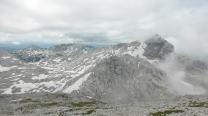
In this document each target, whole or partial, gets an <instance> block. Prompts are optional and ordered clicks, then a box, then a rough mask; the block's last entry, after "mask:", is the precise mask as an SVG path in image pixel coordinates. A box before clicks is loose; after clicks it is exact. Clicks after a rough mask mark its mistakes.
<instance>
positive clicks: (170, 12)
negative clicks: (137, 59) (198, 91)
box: [0, 0, 208, 55]
mask: <svg viewBox="0 0 208 116" xmlns="http://www.w3.org/2000/svg"><path fill="white" fill-rule="evenodd" d="M0 14H1V15H0V42H5V41H43V40H44V41H45V42H76V41H82V42H94V41H95V42H96V43H99V42H102V43H108V44H109V43H115V42H129V41H132V40H143V39H144V38H146V37H148V36H150V35H152V34H155V33H159V34H161V35H162V36H163V37H165V38H172V39H171V41H174V44H176V46H177V48H178V49H177V51H178V52H181V53H187V54H192V55H197V54H199V53H200V54H208V51H207V50H206V49H205V48H207V47H208V40H207V37H208V34H207V32H206V31H207V30H208V24H207V20H208V2H207V0H183V1H182V0H157V1H156V0H85V1H83V0H1V1H0ZM173 38H174V39H175V40H173ZM196 43H197V45H196ZM198 51H200V52H198ZM193 52H194V53H193Z"/></svg>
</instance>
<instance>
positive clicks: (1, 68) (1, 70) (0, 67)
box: [0, 65, 17, 72]
mask: <svg viewBox="0 0 208 116" xmlns="http://www.w3.org/2000/svg"><path fill="white" fill-rule="evenodd" d="M15 67H17V66H11V67H4V66H1V65H0V72H5V71H9V70H11V69H13V68H15Z"/></svg>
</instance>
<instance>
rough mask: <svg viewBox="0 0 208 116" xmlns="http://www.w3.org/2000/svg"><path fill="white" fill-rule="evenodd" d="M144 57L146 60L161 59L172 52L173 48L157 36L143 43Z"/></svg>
mask: <svg viewBox="0 0 208 116" xmlns="http://www.w3.org/2000/svg"><path fill="white" fill-rule="evenodd" d="M145 44H146V47H145V52H144V56H146V57H147V58H148V59H163V58H164V57H165V56H167V55H169V54H170V53H172V52H173V51H174V46H173V45H172V44H170V43H169V42H168V41H166V40H165V39H163V38H162V37H161V36H159V35H155V36H153V37H152V38H150V39H148V40H147V41H145Z"/></svg>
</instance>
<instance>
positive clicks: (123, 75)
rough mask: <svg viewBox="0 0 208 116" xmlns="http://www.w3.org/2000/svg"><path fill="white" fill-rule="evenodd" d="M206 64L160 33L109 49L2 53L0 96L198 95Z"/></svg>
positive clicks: (109, 98) (117, 99) (124, 98)
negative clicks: (181, 51) (183, 52)
mask: <svg viewBox="0 0 208 116" xmlns="http://www.w3.org/2000/svg"><path fill="white" fill-rule="evenodd" d="M207 72H208V65H207V64H206V63H204V62H202V61H199V60H194V59H191V58H189V57H187V56H182V55H178V54H176V53H175V52H174V46H173V45H172V44H170V43H169V42H168V41H166V40H165V39H163V38H162V37H161V36H159V35H155V36H153V37H151V38H149V39H147V40H146V41H144V42H139V41H133V42H131V43H120V44H117V45H113V46H105V47H93V46H89V45H84V44H61V45H56V46H52V47H49V48H41V47H36V46H32V47H27V48H24V49H19V50H16V51H12V52H11V51H7V50H5V49H4V50H1V51H0V93H1V94H23V93H37V92H38V93H48V92H49V93H67V94H71V95H73V96H79V97H83V96H84V97H89V98H94V99H99V100H102V101H105V102H109V103H129V102H135V101H143V100H155V99H157V100H158V99H168V98H171V97H173V96H181V95H201V94H207V91H208V85H207V83H208V78H207V77H206V75H207Z"/></svg>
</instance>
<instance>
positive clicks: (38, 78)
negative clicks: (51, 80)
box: [32, 74, 48, 80]
mask: <svg viewBox="0 0 208 116" xmlns="http://www.w3.org/2000/svg"><path fill="white" fill-rule="evenodd" d="M46 78H48V75H45V74H40V75H39V76H34V77H32V79H33V80H43V79H46Z"/></svg>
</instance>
